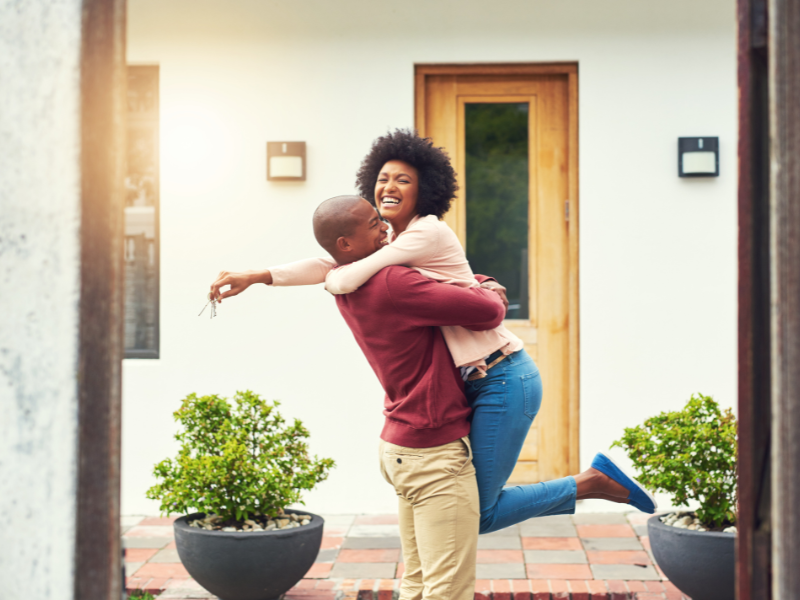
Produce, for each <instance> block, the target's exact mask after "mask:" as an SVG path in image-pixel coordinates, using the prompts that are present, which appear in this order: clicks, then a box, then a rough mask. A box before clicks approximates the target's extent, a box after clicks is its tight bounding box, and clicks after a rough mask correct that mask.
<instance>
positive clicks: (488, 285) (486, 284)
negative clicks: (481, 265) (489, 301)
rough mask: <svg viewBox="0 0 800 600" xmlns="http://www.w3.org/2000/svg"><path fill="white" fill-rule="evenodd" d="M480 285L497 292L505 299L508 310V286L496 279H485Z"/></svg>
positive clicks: (504, 302)
mask: <svg viewBox="0 0 800 600" xmlns="http://www.w3.org/2000/svg"><path fill="white" fill-rule="evenodd" d="M480 287H482V288H483V289H485V290H492V291H493V292H496V293H497V295H498V296H500V299H501V300H502V301H503V306H504V307H505V309H506V311H508V297H507V296H506V288H505V287H504V286H502V285H500V284H499V283H497V282H496V281H491V280H490V281H484V282H483V283H482V284H481V285H480Z"/></svg>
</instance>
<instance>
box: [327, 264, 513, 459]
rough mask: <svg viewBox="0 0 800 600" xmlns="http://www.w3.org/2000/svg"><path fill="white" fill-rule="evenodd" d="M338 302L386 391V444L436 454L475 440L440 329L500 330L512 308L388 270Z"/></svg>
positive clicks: (480, 292) (483, 293)
mask: <svg viewBox="0 0 800 600" xmlns="http://www.w3.org/2000/svg"><path fill="white" fill-rule="evenodd" d="M336 303H337V305H338V306H339V311H340V312H341V313H342V316H343V317H344V320H345V321H347V324H348V325H349V326H350V329H351V330H352V332H353V335H354V336H355V338H356V342H358V345H359V346H361V350H362V351H363V352H364V355H365V356H366V357H367V360H368V361H369V364H370V365H371V366H372V369H373V370H374V371H375V374H376V375H377V376H378V379H379V380H380V382H381V385H382V386H383V389H384V390H385V391H386V398H385V400H384V411H383V414H384V415H385V416H386V423H385V425H384V426H383V432H382V433H381V438H382V439H383V440H386V441H387V442H391V443H392V444H397V445H398V446H407V447H410V448H431V447H433V446H441V445H442V444H447V443H448V442H452V441H454V440H457V439H459V438H462V437H464V436H465V435H468V434H469V421H468V418H469V415H470V408H469V406H468V405H467V399H466V397H465V396H464V382H463V381H462V380H461V376H460V372H459V370H458V368H457V367H456V366H455V365H454V364H453V359H452V358H451V357H450V351H449V350H448V349H447V345H446V344H445V341H444V337H442V332H441V331H440V330H439V327H438V326H439V325H461V326H463V327H467V328H469V329H473V330H475V331H482V330H486V329H493V328H495V327H497V326H498V325H500V323H501V322H502V320H503V317H504V316H505V309H504V307H503V303H502V301H501V300H500V297H499V296H498V295H497V294H496V293H495V292H492V291H489V290H485V289H481V288H477V287H472V288H461V287H458V286H455V285H448V284H444V283H438V282H436V281H434V280H432V279H428V278H427V277H424V276H422V275H420V274H419V273H418V272H417V271H415V270H413V269H409V268H407V267H386V268H385V269H383V270H382V271H380V272H378V273H377V274H376V275H375V276H373V277H372V279H370V280H369V281H368V282H367V283H365V284H364V285H363V286H361V287H360V288H359V289H358V290H356V291H355V292H353V293H352V294H345V295H340V296H336Z"/></svg>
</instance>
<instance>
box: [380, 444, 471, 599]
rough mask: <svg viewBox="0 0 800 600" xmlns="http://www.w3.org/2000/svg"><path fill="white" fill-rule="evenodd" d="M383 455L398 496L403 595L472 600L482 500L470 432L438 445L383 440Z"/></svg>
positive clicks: (383, 469)
mask: <svg viewBox="0 0 800 600" xmlns="http://www.w3.org/2000/svg"><path fill="white" fill-rule="evenodd" d="M380 455H381V473H382V474H383V477H384V478H385V479H386V481H388V482H389V483H390V484H392V486H394V489H395V491H396V492H397V496H398V500H399V513H400V515H399V516H400V539H401V543H402V546H403V560H404V562H405V573H404V575H403V582H402V585H401V586H400V600H421V599H422V598H424V599H425V600H473V597H474V593H475V560H476V558H477V548H478V528H479V526H480V502H479V499H478V484H477V482H476V480H475V467H473V466H472V450H471V449H470V445H469V438H466V437H465V438H462V439H460V440H456V441H455V442H450V443H449V444H444V445H443V446H436V447H434V448H406V447H403V446H396V445H395V444H390V443H389V442H385V441H383V440H382V441H381V446H380Z"/></svg>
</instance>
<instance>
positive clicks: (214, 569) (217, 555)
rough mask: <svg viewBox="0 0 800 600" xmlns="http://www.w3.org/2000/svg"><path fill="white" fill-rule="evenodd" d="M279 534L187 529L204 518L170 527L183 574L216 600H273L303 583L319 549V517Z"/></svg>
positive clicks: (186, 519)
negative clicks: (183, 570)
mask: <svg viewBox="0 0 800 600" xmlns="http://www.w3.org/2000/svg"><path fill="white" fill-rule="evenodd" d="M286 512H287V513H297V514H307V515H311V517H312V518H311V523H309V524H308V525H303V526H302V527H295V528H294V529H287V530H285V531H279V530H273V531H255V532H248V533H240V532H228V531H206V530H204V529H197V528H195V527H189V523H188V522H189V521H190V520H194V519H196V518H198V517H202V516H204V515H203V514H202V513H195V514H192V515H186V516H183V517H181V518H180V519H177V520H176V521H175V525H174V528H175V545H176V546H177V548H178V555H179V556H180V557H181V562H182V563H183V566H184V567H186V570H187V571H189V575H191V576H192V577H193V578H194V579H195V580H196V581H197V583H199V584H200V585H202V586H203V587H204V588H206V589H207V590H208V591H209V592H211V593H212V594H215V595H217V596H219V598H220V600H274V599H276V598H279V597H280V596H281V595H282V594H284V593H285V592H287V591H288V590H289V589H290V588H291V587H292V586H294V584H295V583H297V582H298V581H300V580H301V579H302V578H303V575H305V574H306V573H307V572H308V570H309V569H310V568H311V565H313V564H314V560H315V559H316V558H317V554H318V553H319V547H320V545H321V544H322V526H323V524H324V520H323V519H322V517H319V516H317V515H312V514H311V513H309V512H306V511H296V510H287V511H286Z"/></svg>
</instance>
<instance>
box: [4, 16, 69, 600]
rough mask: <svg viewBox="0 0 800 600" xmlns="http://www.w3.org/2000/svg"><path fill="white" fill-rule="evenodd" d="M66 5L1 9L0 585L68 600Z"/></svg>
mask: <svg viewBox="0 0 800 600" xmlns="http://www.w3.org/2000/svg"><path fill="white" fill-rule="evenodd" d="M80 51H81V3H80V2H78V1H77V0H53V1H48V2H25V3H19V2H13V1H9V0H0V57H2V59H0V156H2V166H0V285H2V290H3V291H2V292H0V298H2V303H0V311H1V312H0V514H3V515H6V520H5V523H4V525H3V532H2V534H0V538H2V543H0V581H2V592H0V596H2V597H3V599H4V600H23V599H24V598H25V599H27V598H37V599H40V600H45V599H52V600H62V599H67V598H72V597H73V589H74V581H75V577H74V571H75V514H76V496H77V466H78V457H77V454H78V341H79V338H78V320H79V314H78V301H79V295H80V185H81V184H80V176H81V173H80V150H81V148H80V141H81V140H80V119H79V115H80V113H79V111H80V72H79V68H80V57H81V55H80Z"/></svg>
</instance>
